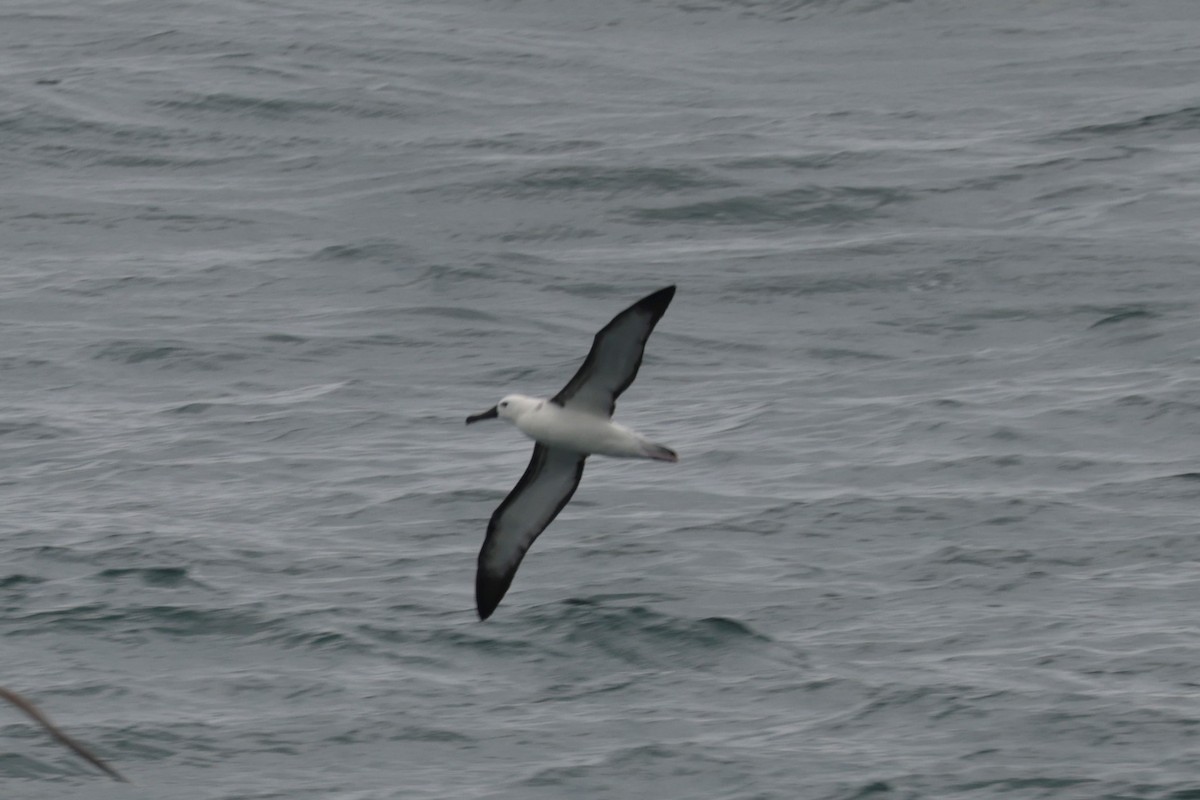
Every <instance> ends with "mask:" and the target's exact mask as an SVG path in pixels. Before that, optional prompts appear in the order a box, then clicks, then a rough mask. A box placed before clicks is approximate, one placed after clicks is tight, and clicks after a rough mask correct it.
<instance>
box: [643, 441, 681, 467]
mask: <svg viewBox="0 0 1200 800" xmlns="http://www.w3.org/2000/svg"><path fill="white" fill-rule="evenodd" d="M642 448H643V450H644V452H645V453H646V458H653V459H654V460H655V461H670V462H671V463H672V464H674V463H676V462H677V461H679V454H678V453H676V452H675V451H674V450H672V449H671V448H669V447H666V446H664V445H661V444H658V443H657V442H645V441H644V442H642Z"/></svg>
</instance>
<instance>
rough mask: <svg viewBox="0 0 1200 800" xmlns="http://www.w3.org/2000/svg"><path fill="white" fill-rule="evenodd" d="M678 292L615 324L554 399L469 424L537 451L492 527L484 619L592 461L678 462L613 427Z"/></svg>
mask: <svg viewBox="0 0 1200 800" xmlns="http://www.w3.org/2000/svg"><path fill="white" fill-rule="evenodd" d="M674 296H675V287H674V286H673V285H672V286H668V287H666V288H665V289H659V290H658V291H657V292H654V293H653V294H650V295H647V296H646V297H643V298H642V299H641V300H639V301H637V302H636V303H634V304H633V305H631V306H630V307H629V308H627V309H625V310H624V311H622V312H621V313H620V314H617V316H615V317H613V319H612V322H610V323H608V324H607V325H605V326H604V327H603V328H602V329H601V330H600V332H599V333H597V334H596V338H595V339H594V340H593V341H592V349H591V352H589V353H588V356H587V358H586V359H584V362H583V366H581V367H580V368H579V371H578V372H576V373H575V376H574V377H573V378H571V380H570V381H568V382H567V385H566V386H565V387H563V390H562V391H561V392H559V393H558V394H556V395H555V396H554V397H552V398H550V399H549V400H543V399H540V398H537V397H526V396H525V395H521V394H510V395H508V396H507V397H505V398H503V399H502V400H501V401H500V402H499V403H497V404H496V405H494V406H492V407H491V408H489V409H488V410H487V411H484V412H483V413H482V414H473V415H471V416H469V417H467V424H468V425H470V424H471V423H473V422H479V421H480V420H485V419H496V418H499V419H505V420H508V421H509V422H511V423H512V424H514V425H516V426H517V429H518V430H520V431H521V432H522V433H524V434H525V435H526V436H528V437H529V438H531V439H533V440H534V441H535V442H536V444H535V445H534V446H533V458H531V459H530V460H529V466H528V467H526V468H525V474H524V475H522V476H521V480H519V481H517V485H516V487H515V488H514V489H513V490H512V491H511V492H509V494H508V497H506V498H504V501H503V502H501V503H500V505H499V506H498V507H497V508H496V511H495V513H493V514H492V519H491V521H490V522H488V528H487V536H486V537H485V538H484V541H483V549H481V550H480V551H479V564H478V567H477V570H476V573H475V606H476V609H477V610H478V611H479V618H480V619H481V620H484V619H487V618H488V617H490V616H491V615H492V612H493V611H495V610H496V606H498V605H499V604H500V600H501V599H502V598H503V597H504V593H505V592H507V591H508V587H509V586H510V585H511V584H512V580H513V576H514V575H516V573H517V567H519V566H520V564H521V559H522V558H524V557H525V552H526V551H527V550H528V549H529V547H530V545H532V544H533V542H534V540H535V539H537V537H538V536H539V535H540V534H541V532H542V531H544V530H545V529H546V526H548V525H549V524H550V523H551V522H552V521H553V520H554V518H555V517H556V516H558V512H560V511H562V510H563V506H565V505H566V504H567V502H568V501H569V500H570V499H571V495H573V494H574V493H575V489H576V488H577V487H578V486H579V479H580V478H581V477H582V476H583V463H584V461H586V460H587V457H588V456H589V455H603V456H612V457H615V458H648V459H653V460H655V461H670V462H676V461H678V460H679V456H678V455H676V453H675V451H674V450H672V449H671V448H669V447H665V446H664V445H661V444H658V443H656V442H652V441H650V440H649V439H647V438H646V437H644V436H642V435H641V434H639V433H637V432H635V431H632V430H630V429H629V428H626V427H625V426H624V425H619V424H617V423H615V422H613V421H612V413H613V409H614V408H615V407H616V401H617V398H618V397H620V396H621V393H622V392H624V391H625V390H626V389H628V388H629V385H630V384H631V383H633V379H634V378H635V377H637V373H638V368H639V367H640V366H641V365H642V352H643V351H644V350H645V348H646V340H647V339H649V338H650V333H651V332H652V331H653V330H654V326H655V325H656V324H657V323H658V321H659V319H661V318H662V315H663V313H664V312H665V311H666V310H667V306H668V305H669V304H670V303H671V298H672V297H674Z"/></svg>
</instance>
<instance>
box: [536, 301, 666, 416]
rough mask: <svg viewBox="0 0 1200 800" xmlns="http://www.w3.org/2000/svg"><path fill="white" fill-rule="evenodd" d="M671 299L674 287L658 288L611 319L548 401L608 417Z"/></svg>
mask: <svg viewBox="0 0 1200 800" xmlns="http://www.w3.org/2000/svg"><path fill="white" fill-rule="evenodd" d="M674 296H675V287H674V285H672V286H668V287H666V288H665V289H659V290H658V291H657V292H654V293H652V294H648V295H646V296H645V297H643V298H642V299H641V300H638V301H637V302H636V303H634V304H633V305H631V306H630V307H629V308H627V309H625V310H624V311H622V312H621V313H620V314H617V315H616V316H615V317H613V319H612V321H611V322H609V323H608V324H607V325H605V326H604V327H603V328H602V329H601V330H600V332H599V333H597V334H596V336H595V338H594V339H593V340H592V349H591V350H590V351H589V352H588V354H587V358H586V359H584V361H583V365H582V366H581V367H580V368H579V371H578V372H576V373H575V375H574V376H573V377H572V378H571V380H569V381H567V385H566V386H564V387H563V389H562V391H561V392H559V393H558V394H556V395H555V396H554V397H553V398H552V399H551V400H550V402H552V403H555V404H556V405H560V406H564V407H565V408H569V409H571V410H574V411H584V412H587V413H591V414H603V415H604V416H606V417H611V416H612V413H613V409H614V408H616V405H617V398H618V397H620V396H621V392H623V391H625V390H626V389H628V388H629V384H631V383H633V379H634V378H636V377H637V374H638V368H639V367H641V366H642V353H643V351H644V350H645V349H646V340H647V339H649V338H650V334H651V333H652V332H653V331H654V326H655V325H657V324H658V321H659V320H660V319H661V318H662V315H663V314H664V313H666V311H667V306H668V305H670V304H671V298H672V297H674Z"/></svg>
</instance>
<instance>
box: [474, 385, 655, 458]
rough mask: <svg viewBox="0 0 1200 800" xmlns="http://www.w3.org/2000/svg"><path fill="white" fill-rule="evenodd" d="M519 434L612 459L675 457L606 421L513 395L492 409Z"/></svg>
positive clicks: (610, 421) (602, 418) (547, 402)
mask: <svg viewBox="0 0 1200 800" xmlns="http://www.w3.org/2000/svg"><path fill="white" fill-rule="evenodd" d="M496 412H497V415H498V416H500V417H501V418H503V419H507V420H511V421H512V423H513V424H514V425H516V426H517V429H518V430H520V431H521V433H523V434H525V435H526V436H528V437H529V438H530V439H533V440H534V441H537V442H540V443H542V444H544V445H546V446H547V447H558V448H561V449H564V450H574V451H576V452H579V453H590V454H594V455H601V456H613V457H614V458H652V459H655V460H658V461H675V460H677V459H676V457H675V453H674V452H672V451H671V450H669V449H668V448H665V447H663V446H662V445H660V444H655V443H654V442H651V441H649V440H647V439H646V438H645V437H643V436H642V435H640V434H638V433H637V432H636V431H632V430H630V429H629V428H626V427H625V426H624V425H619V424H617V423H616V422H613V421H612V420H611V419H608V418H607V417H601V416H598V415H595V414H586V413H584V412H581V411H571V410H568V409H566V408H563V407H562V406H559V405H555V404H554V403H551V402H550V401H549V400H541V399H538V398H536V397H526V396H525V395H520V394H513V395H509V396H508V397H505V398H504V399H503V400H501V401H500V403H499V404H498V405H497V406H496Z"/></svg>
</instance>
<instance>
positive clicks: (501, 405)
mask: <svg viewBox="0 0 1200 800" xmlns="http://www.w3.org/2000/svg"><path fill="white" fill-rule="evenodd" d="M500 407H501V408H508V401H507V400H505V401H504V402H503V403H501V404H500Z"/></svg>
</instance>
